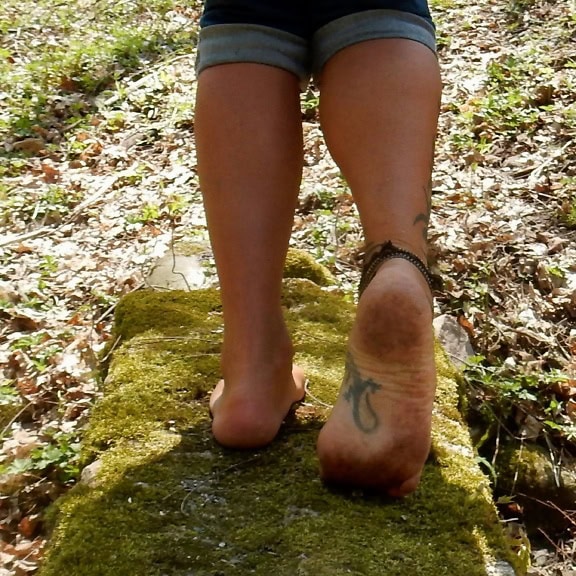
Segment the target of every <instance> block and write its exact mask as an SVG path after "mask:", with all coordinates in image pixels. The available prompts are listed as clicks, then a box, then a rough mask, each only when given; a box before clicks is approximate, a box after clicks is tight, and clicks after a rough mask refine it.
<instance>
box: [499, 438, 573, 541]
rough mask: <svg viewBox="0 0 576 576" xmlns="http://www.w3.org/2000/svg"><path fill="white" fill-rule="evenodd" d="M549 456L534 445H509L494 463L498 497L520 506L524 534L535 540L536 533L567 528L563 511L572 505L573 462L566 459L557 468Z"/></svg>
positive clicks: (549, 532)
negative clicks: (525, 530) (525, 527)
mask: <svg viewBox="0 0 576 576" xmlns="http://www.w3.org/2000/svg"><path fill="white" fill-rule="evenodd" d="M553 456H554V455H553V454H551V453H550V450H549V449H548V448H544V447H542V446H539V445H538V444H534V443H530V442H523V443H521V442H516V441H510V442H509V443H508V444H505V445H503V446H502V447H501V448H500V450H499V452H498V455H497V458H496V462H495V467H496V473H497V476H498V483H497V489H498V493H501V494H504V495H507V496H513V497H514V499H515V500H516V501H518V502H519V503H520V504H521V505H522V507H523V509H524V518H525V523H526V525H527V528H528V531H529V533H530V534H534V535H536V536H539V535H540V534H541V532H540V530H544V531H545V532H546V533H547V534H549V535H554V534H557V533H558V534H559V533H560V532H562V531H563V530H565V529H566V528H568V527H569V526H570V525H571V523H570V521H569V518H568V517H567V516H566V514H565V513H563V510H572V509H573V508H574V502H576V460H575V459H574V458H569V457H568V456H566V457H565V458H563V462H562V465H561V466H559V465H557V464H556V463H555V462H553V460H552V458H553Z"/></svg>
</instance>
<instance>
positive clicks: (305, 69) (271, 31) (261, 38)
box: [196, 24, 310, 81]
mask: <svg viewBox="0 0 576 576" xmlns="http://www.w3.org/2000/svg"><path fill="white" fill-rule="evenodd" d="M238 62H251V63H255V64H267V65H268V66H275V67H277V68H283V69H284V70H287V71H288V72H292V73H293V74H295V75H296V76H297V77H298V78H300V80H301V81H302V80H304V79H307V78H308V77H309V69H310V63H309V62H308V43H307V42H306V40H304V38H300V36H296V35H295V34H290V32H285V31H284V30H278V29H277V28H271V27H269V26H262V25H260V24H214V25H212V26H207V27H206V28H202V29H201V30H200V38H199V42H198V57H197V59H196V73H197V74H200V72H202V70H204V69H206V68H209V67H211V66H217V65H219V64H232V63H238Z"/></svg>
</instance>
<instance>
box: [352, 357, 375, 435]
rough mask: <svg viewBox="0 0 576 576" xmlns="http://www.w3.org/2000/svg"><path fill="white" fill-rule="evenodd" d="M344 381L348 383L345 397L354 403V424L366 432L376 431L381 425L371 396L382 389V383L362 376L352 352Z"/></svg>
mask: <svg viewBox="0 0 576 576" xmlns="http://www.w3.org/2000/svg"><path fill="white" fill-rule="evenodd" d="M344 382H345V383H346V384H347V385H348V389H347V390H346V392H345V393H344V399H345V400H346V401H347V402H349V403H350V404H351V405H352V418H353V419H354V424H356V427H357V428H358V429H359V430H361V431H362V432H364V433H366V434H371V433H372V432H375V431H376V430H377V429H378V427H379V426H380V419H379V418H378V414H376V412H375V411H374V408H372V404H371V402H370V396H371V395H372V394H375V393H376V392H377V391H378V390H380V389H381V388H382V385H381V384H378V383H376V382H374V380H372V379H371V378H368V379H367V380H365V379H364V378H362V376H361V374H360V372H359V371H358V368H356V365H355V364H354V360H353V359H352V356H351V354H348V356H347V358H346V373H345V374H344Z"/></svg>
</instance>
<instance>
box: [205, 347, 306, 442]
mask: <svg viewBox="0 0 576 576" xmlns="http://www.w3.org/2000/svg"><path fill="white" fill-rule="evenodd" d="M276 355H277V356H278V360H276V361H274V358H273V357H274V356H275V354H274V352H272V353H270V352H269V353H268V356H267V357H266V358H265V359H264V360H263V361H260V362H257V361H255V360H253V361H252V362H249V361H246V360H244V361H239V360H238V359H236V361H235V362H231V361H228V362H227V361H226V360H224V361H223V365H224V377H225V380H226V383H224V380H220V382H218V384H217V385H216V388H215V389H214V391H213V392H212V395H211V397H210V412H211V414H212V417H213V420H212V433H213V434H214V437H215V438H216V440H217V442H218V443H220V444H222V445H223V446H226V447H228V448H245V449H246V448H261V447H263V446H266V445H268V444H270V442H272V440H274V438H275V437H276V435H277V434H278V431H279V429H280V426H281V425H282V422H283V421H284V419H285V418H286V416H287V415H288V413H289V412H290V409H291V407H292V406H293V405H294V404H295V403H297V402H300V401H301V400H302V399H303V398H304V395H305V390H304V382H305V379H304V373H303V371H302V370H301V369H300V368H299V367H298V366H293V365H292V351H291V349H289V347H288V348H284V352H283V353H281V354H278V348H277V349H276ZM254 357H255V356H254V355H252V358H254Z"/></svg>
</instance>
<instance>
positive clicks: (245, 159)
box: [196, 63, 304, 448]
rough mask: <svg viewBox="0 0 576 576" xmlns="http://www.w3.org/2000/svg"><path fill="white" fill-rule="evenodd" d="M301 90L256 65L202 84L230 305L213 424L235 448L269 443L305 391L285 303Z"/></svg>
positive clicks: (201, 142) (212, 201)
mask: <svg viewBox="0 0 576 576" xmlns="http://www.w3.org/2000/svg"><path fill="white" fill-rule="evenodd" d="M298 94H299V93H298V79H297V78H296V77H295V76H293V75H292V74H290V73H288V72H286V71H284V70H280V69H278V68H273V67H270V66H263V65H259V64H249V63H246V64H244V63H242V64H226V65H222V66H215V67H213V68H208V69H206V70H204V71H203V72H202V73H201V74H200V77H199V81H198V94H197V102H196V144H197V150H198V166H199V175H200V184H201V187H202V190H203V194H204V205H205V208H206V215H207V219H208V227H209V230H210V239H211V242H212V248H213V250H214V256H215V259H216V266H217V269H218V276H219V278H220V288H221V295H222V304H223V310H224V348H223V355H222V371H223V375H224V380H223V381H221V382H220V383H219V384H218V386H217V387H216V389H215V391H214V392H213V394H212V398H211V401H210V407H211V411H212V414H213V418H214V419H213V425H212V430H213V433H214V436H215V437H216V439H217V440H218V441H219V442H220V443H221V444H223V445H226V446H230V447H237V448H255V447H259V446H263V445H266V444H268V443H269V442H271V441H272V439H273V438H274V436H275V435H276V433H277V432H278V429H279V427H280V425H281V423H282V420H283V419H284V417H285V415H286V413H287V412H288V411H289V409H290V406H291V405H292V404H293V403H294V402H296V401H298V400H300V399H301V398H302V396H303V393H304V391H303V386H304V384H303V375H302V373H301V372H300V371H299V370H298V369H294V370H293V367H292V345H291V342H290V338H289V335H288V333H287V330H286V326H285V324H284V320H283V317H282V310H281V306H280V293H281V284H282V272H283V265H284V260H285V257H286V252H287V249H288V242H289V237H290V232H291V228H292V222H293V216H294V210H295V206H296V201H297V196H298V189H299V185H300V179H301V174H302V130H301V122H300V105H299V97H298ZM224 383H225V384H224Z"/></svg>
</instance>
